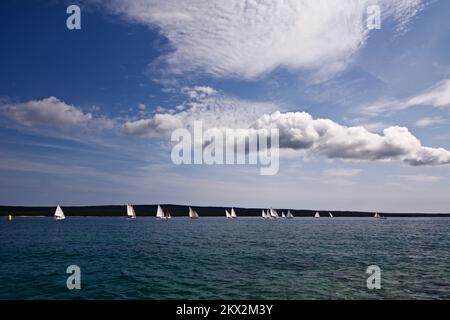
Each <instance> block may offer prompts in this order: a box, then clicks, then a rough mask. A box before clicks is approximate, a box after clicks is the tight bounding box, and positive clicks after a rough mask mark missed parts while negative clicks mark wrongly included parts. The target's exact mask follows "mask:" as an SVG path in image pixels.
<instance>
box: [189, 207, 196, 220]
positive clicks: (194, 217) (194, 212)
mask: <svg viewBox="0 0 450 320" xmlns="http://www.w3.org/2000/svg"><path fill="white" fill-rule="evenodd" d="M189 218H191V219H198V213H197V212H196V211H195V210H192V208H191V207H189Z"/></svg>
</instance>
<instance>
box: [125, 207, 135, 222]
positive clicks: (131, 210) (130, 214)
mask: <svg viewBox="0 0 450 320" xmlns="http://www.w3.org/2000/svg"><path fill="white" fill-rule="evenodd" d="M127 216H128V218H131V219H134V218H136V212H135V211H134V208H133V206H131V205H129V204H127Z"/></svg>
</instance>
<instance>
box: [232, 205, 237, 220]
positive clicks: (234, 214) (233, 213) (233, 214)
mask: <svg viewBox="0 0 450 320" xmlns="http://www.w3.org/2000/svg"><path fill="white" fill-rule="evenodd" d="M231 218H232V219H236V218H237V215H236V212H235V211H234V208H231Z"/></svg>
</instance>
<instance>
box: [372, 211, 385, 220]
mask: <svg viewBox="0 0 450 320" xmlns="http://www.w3.org/2000/svg"><path fill="white" fill-rule="evenodd" d="M373 217H374V218H375V219H386V217H383V216H381V215H380V214H379V213H378V212H375V215H374V216H373Z"/></svg>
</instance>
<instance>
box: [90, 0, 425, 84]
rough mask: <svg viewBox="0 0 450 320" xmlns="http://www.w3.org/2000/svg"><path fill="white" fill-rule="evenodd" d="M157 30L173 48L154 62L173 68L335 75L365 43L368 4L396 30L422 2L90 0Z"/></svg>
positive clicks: (244, 74)
mask: <svg viewBox="0 0 450 320" xmlns="http://www.w3.org/2000/svg"><path fill="white" fill-rule="evenodd" d="M91 2H94V3H101V4H102V5H104V6H105V7H106V8H108V9H109V10H110V11H112V12H113V13H116V14H119V15H122V16H124V17H126V19H128V20H130V21H133V22H136V23H140V24H143V25H146V26H149V27H150V28H154V29H157V30H158V31H159V32H160V33H161V34H162V35H163V36H165V37H166V38H167V39H168V41H169V44H170V46H171V49H172V50H171V51H170V52H169V53H167V54H165V55H164V56H163V57H161V59H160V60H159V63H162V64H163V65H164V66H165V68H164V70H168V71H169V72H171V73H174V74H178V73H182V72H190V71H200V72H205V73H207V74H210V75H213V76H218V77H241V78H246V79H254V78H256V77H259V76H261V75H263V74H265V73H268V72H271V71H273V70H275V69H276V68H286V69H288V70H314V71H316V72H318V73H319V74H333V73H335V72H337V71H340V70H343V69H344V68H345V67H346V66H347V64H348V63H349V61H350V60H351V58H352V56H353V55H354V54H355V53H357V51H358V50H359V49H360V48H362V47H363V46H364V44H365V43H366V41H367V39H368V36H369V32H370V31H369V30H368V28H367V26H366V25H367V24H366V21H367V8H368V6H371V5H379V6H380V8H381V13H382V15H381V18H382V19H392V20H393V21H395V22H396V23H397V26H398V29H399V30H401V29H404V27H405V25H406V24H407V23H408V21H409V20H410V19H411V18H412V17H413V16H414V15H416V14H417V12H418V11H419V10H420V9H421V8H422V6H423V2H424V1H423V0H397V1H391V0H346V1H340V0H287V1H278V0H247V1H244V0H227V1H223V0H189V1H180V0H108V1H104V0H91Z"/></svg>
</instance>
